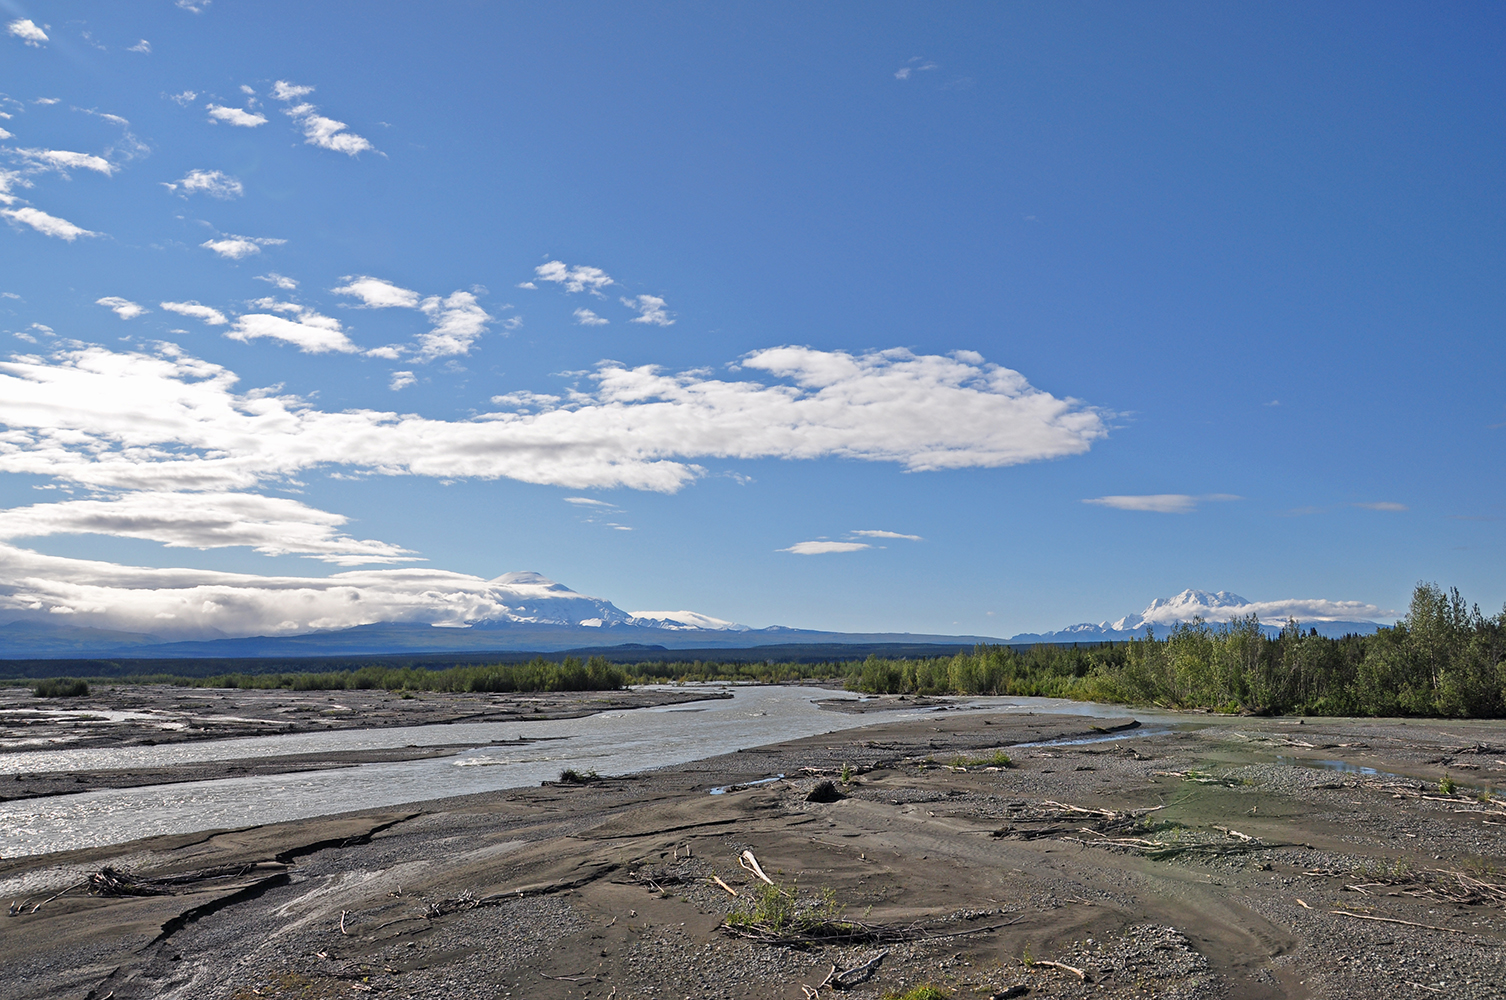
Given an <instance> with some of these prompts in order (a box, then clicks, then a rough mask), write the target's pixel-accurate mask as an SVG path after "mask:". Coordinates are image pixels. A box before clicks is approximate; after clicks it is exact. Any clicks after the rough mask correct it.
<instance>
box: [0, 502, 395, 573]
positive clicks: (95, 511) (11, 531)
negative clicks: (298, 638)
mask: <svg viewBox="0 0 1506 1000" xmlns="http://www.w3.org/2000/svg"><path fill="white" fill-rule="evenodd" d="M346 521H347V518H345V517H343V516H341V515H339V514H331V513H329V512H327V511H322V510H316V509H314V508H313V507H309V506H306V505H304V504H301V503H299V502H298V501H296V500H289V499H286V498H282V497H265V496H260V495H257V494H254V493H157V492H139V493H126V494H122V495H120V496H117V497H114V498H111V499H94V500H65V501H63V502H61V503H42V504H34V505H33V506H30V507H15V508H12V509H10V510H0V539H7V540H9V539H15V538H40V537H44V536H48V535H76V534H99V535H112V536H115V537H124V538H142V539H146V540H148V541H153V542H160V543H162V544H163V545H166V546H168V547H170V548H194V549H214V548H227V547H230V546H248V547H250V548H252V549H254V550H256V551H257V552H260V553H262V554H264V555H273V556H275V555H287V554H295V555H302V556H308V557H310V558H315V559H319V560H322V561H324V562H329V563H335V564H338V565H345V566H350V565H357V564H362V563H391V562H411V561H413V560H414V559H415V558H416V557H415V556H414V555H413V553H411V552H409V551H408V550H406V549H402V548H399V547H398V546H396V545H391V544H388V543H387V542H379V541H360V540H357V539H354V538H351V537H349V536H348V535H346V534H344V533H342V532H341V531H339V530H338V529H339V528H340V527H341V526H342V525H344V524H345V523H346Z"/></svg>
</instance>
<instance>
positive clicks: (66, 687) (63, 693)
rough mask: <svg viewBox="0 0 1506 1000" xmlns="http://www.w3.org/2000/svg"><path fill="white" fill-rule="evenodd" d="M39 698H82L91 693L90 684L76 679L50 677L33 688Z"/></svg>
mask: <svg viewBox="0 0 1506 1000" xmlns="http://www.w3.org/2000/svg"><path fill="white" fill-rule="evenodd" d="M31 693H32V694H34V695H36V696H37V697H38V698H82V697H84V696H85V695H87V694H88V693H89V682H88V681H81V680H78V679H77V678H74V677H49V678H47V679H46V680H44V681H37V683H35V684H33V685H32V686H31Z"/></svg>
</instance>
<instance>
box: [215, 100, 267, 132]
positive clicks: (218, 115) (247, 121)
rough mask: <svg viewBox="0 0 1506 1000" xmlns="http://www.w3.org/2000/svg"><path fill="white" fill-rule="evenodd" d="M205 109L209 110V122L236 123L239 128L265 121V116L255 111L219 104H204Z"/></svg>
mask: <svg viewBox="0 0 1506 1000" xmlns="http://www.w3.org/2000/svg"><path fill="white" fill-rule="evenodd" d="M205 110H206V111H208V112H209V120H210V121H211V122H224V123H225V124H226V125H236V126H239V127H240V128H256V127H257V126H258V125H265V124H266V123H267V116H266V115H264V114H261V113H260V112H257V111H243V110H242V109H240V108H227V107H225V106H224V105H221V104H209V105H206V106H205Z"/></svg>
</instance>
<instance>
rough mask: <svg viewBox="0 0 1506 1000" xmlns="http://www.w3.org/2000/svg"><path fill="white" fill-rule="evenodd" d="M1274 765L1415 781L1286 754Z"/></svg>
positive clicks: (1409, 778) (1340, 762)
mask: <svg viewBox="0 0 1506 1000" xmlns="http://www.w3.org/2000/svg"><path fill="white" fill-rule="evenodd" d="M1276 763H1278V764H1285V765H1287V766H1288V767H1308V768H1313V769H1314V770H1318V771H1339V772H1341V773H1343V774H1361V775H1364V776H1365V777H1367V778H1395V779H1397V780H1398V781H1416V780H1417V779H1416V778H1411V777H1408V776H1407V775H1405V774H1396V773H1394V772H1392V771H1378V770H1376V769H1375V768H1373V767H1365V766H1364V765H1362V764H1351V763H1349V761H1347V760H1309V759H1308V758H1306V757H1289V756H1287V755H1286V754H1277V755H1276Z"/></svg>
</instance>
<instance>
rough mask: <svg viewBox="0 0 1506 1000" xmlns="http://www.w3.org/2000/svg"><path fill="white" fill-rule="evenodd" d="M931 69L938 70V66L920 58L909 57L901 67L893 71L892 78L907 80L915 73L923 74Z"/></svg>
mask: <svg viewBox="0 0 1506 1000" xmlns="http://www.w3.org/2000/svg"><path fill="white" fill-rule="evenodd" d="M933 69H940V66H938V65H937V64H936V63H933V62H931V61H930V60H928V59H924V58H922V57H920V56H911V57H910V58H909V59H908V60H907V61H906V62H905V64H904V65H903V66H901V67H900V68H899V69H897V70H895V71H894V78H895V79H896V80H908V79H910V78H911V77H912V76H914V75H915V74H916V73H925V72H929V71H930V70H933Z"/></svg>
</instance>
